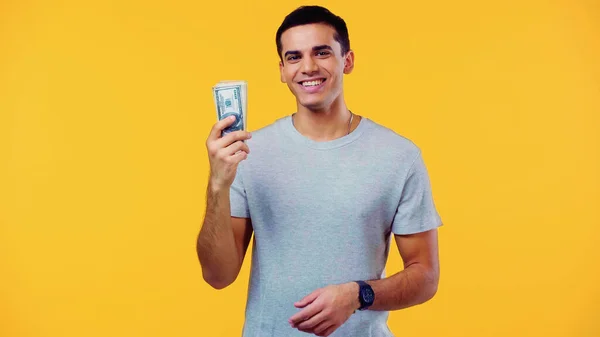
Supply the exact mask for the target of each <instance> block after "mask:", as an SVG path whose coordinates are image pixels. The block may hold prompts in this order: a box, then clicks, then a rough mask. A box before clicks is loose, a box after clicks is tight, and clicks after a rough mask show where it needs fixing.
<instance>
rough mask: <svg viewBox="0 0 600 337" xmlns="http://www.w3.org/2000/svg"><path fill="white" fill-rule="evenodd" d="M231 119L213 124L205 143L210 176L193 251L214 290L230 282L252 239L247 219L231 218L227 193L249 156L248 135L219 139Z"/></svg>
mask: <svg viewBox="0 0 600 337" xmlns="http://www.w3.org/2000/svg"><path fill="white" fill-rule="evenodd" d="M234 121H235V118H233V119H232V118H231V117H230V118H226V119H223V120H220V121H218V122H217V123H215V125H213V127H212V130H211V131H210V134H209V136H208V139H207V140H206V148H207V149H208V157H209V161H210V177H209V183H208V188H207V192H206V215H205V217H204V223H203V225H202V228H201V229H200V233H199V234H198V238H197V243H196V252H197V254H198V259H199V261H200V265H201V266H202V276H203V278H204V280H205V281H206V282H207V283H208V284H210V285H211V286H212V287H214V288H216V289H222V288H225V287H227V286H228V285H230V284H231V283H233V281H235V279H236V278H237V276H238V274H239V271H240V269H241V267H242V262H243V261H244V256H245V255H246V250H247V249H248V244H249V243H250V238H251V237H252V224H251V221H250V219H246V218H235V217H232V216H231V205H230V201H229V200H230V199H229V193H230V192H229V191H230V188H231V185H232V183H233V181H234V179H235V175H236V172H237V167H238V164H239V163H240V162H241V161H242V160H244V159H246V158H247V156H248V154H249V153H250V149H249V148H248V145H246V143H245V142H244V140H246V139H249V138H250V137H251V136H252V135H251V134H250V133H249V132H246V131H235V132H231V133H228V134H226V135H224V136H221V133H222V131H223V129H225V128H226V127H227V126H229V125H231V124H232V123H233V122H234Z"/></svg>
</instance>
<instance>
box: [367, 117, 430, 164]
mask: <svg viewBox="0 0 600 337" xmlns="http://www.w3.org/2000/svg"><path fill="white" fill-rule="evenodd" d="M367 122H368V123H369V124H371V125H370V129H371V132H370V137H369V140H370V141H371V142H373V143H374V144H375V145H376V146H378V147H385V148H386V149H387V150H389V151H392V152H400V153H403V154H406V153H414V154H415V155H416V154H418V153H419V152H420V148H419V146H418V145H417V144H416V143H415V142H414V141H413V140H412V139H410V138H409V137H407V136H406V135H404V134H402V133H400V132H398V131H395V130H394V129H392V127H391V126H387V125H384V124H382V123H379V122H376V121H374V120H372V119H370V118H368V119H367Z"/></svg>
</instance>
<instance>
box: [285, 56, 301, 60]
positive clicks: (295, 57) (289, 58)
mask: <svg viewBox="0 0 600 337" xmlns="http://www.w3.org/2000/svg"><path fill="white" fill-rule="evenodd" d="M298 58H299V56H297V55H295V56H289V57H288V61H293V60H297V59H298Z"/></svg>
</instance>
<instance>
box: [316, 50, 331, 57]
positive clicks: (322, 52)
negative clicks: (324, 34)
mask: <svg viewBox="0 0 600 337" xmlns="http://www.w3.org/2000/svg"><path fill="white" fill-rule="evenodd" d="M317 55H319V56H325V55H329V52H328V51H324V50H323V51H320V52H317Z"/></svg>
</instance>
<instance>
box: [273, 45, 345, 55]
mask: <svg viewBox="0 0 600 337" xmlns="http://www.w3.org/2000/svg"><path fill="white" fill-rule="evenodd" d="M324 49H327V50H331V51H333V48H331V46H330V45H328V44H322V45H319V46H314V47H312V50H313V51H319V50H324ZM299 54H301V53H300V51H299V50H288V51H286V52H285V54H283V56H284V57H286V56H288V55H299Z"/></svg>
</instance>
